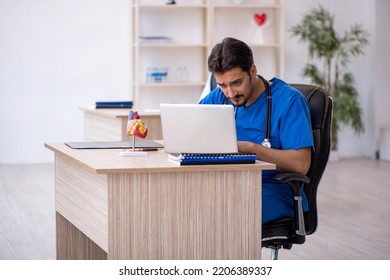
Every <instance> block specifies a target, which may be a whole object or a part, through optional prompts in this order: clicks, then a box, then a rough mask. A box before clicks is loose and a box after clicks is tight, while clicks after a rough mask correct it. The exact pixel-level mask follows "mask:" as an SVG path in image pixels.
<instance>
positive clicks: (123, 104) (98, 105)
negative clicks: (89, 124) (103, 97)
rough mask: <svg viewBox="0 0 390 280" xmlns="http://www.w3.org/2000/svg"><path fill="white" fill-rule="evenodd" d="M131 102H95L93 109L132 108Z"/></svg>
mask: <svg viewBox="0 0 390 280" xmlns="http://www.w3.org/2000/svg"><path fill="white" fill-rule="evenodd" d="M132 107H133V101H96V102H95V108H96V109H100V108H132Z"/></svg>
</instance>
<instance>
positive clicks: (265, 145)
mask: <svg viewBox="0 0 390 280" xmlns="http://www.w3.org/2000/svg"><path fill="white" fill-rule="evenodd" d="M261 145H263V146H264V147H266V148H271V142H270V141H269V139H264V141H263V142H261Z"/></svg>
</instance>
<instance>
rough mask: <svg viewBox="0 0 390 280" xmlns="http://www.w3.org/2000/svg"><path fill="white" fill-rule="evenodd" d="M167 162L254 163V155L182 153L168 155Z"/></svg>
mask: <svg viewBox="0 0 390 280" xmlns="http://www.w3.org/2000/svg"><path fill="white" fill-rule="evenodd" d="M169 160H170V161H173V162H177V163H179V164H180V165H198V164H239V163H255V162H256V154H251V153H223V154H194V153H184V154H180V155H178V156H173V155H169Z"/></svg>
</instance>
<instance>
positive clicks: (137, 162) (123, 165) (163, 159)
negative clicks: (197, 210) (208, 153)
mask: <svg viewBox="0 0 390 280" xmlns="http://www.w3.org/2000/svg"><path fill="white" fill-rule="evenodd" d="M45 147H46V148H48V149H50V150H52V151H53V152H54V153H56V154H57V155H61V156H63V157H66V158H68V159H70V160H73V161H75V162H77V163H79V164H80V165H82V166H84V167H85V168H87V169H89V170H90V171H92V172H93V173H97V174H108V173H145V172H195V171H234V170H266V169H275V165H274V164H272V163H268V162H263V161H256V163H255V164H253V163H252V164H217V165H185V166H180V165H179V164H178V163H175V162H172V161H170V160H168V155H167V153H165V151H164V150H159V151H153V152H148V156H146V157H122V156H120V155H119V152H120V151H121V150H120V149H72V148H70V147H68V146H67V145H65V144H64V143H45Z"/></svg>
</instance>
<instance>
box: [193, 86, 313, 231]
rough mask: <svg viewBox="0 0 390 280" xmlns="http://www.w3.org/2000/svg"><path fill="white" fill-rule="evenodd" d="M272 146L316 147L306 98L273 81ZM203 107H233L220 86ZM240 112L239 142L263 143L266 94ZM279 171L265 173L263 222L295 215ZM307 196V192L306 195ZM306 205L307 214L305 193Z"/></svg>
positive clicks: (290, 197)
mask: <svg viewBox="0 0 390 280" xmlns="http://www.w3.org/2000/svg"><path fill="white" fill-rule="evenodd" d="M271 82H272V84H271V86H270V88H271V96H272V110H271V139H270V140H271V145H272V148H274V149H281V150H288V149H293V150H298V149H301V148H306V147H312V149H314V146H313V135H312V129H311V121H310V112H309V106H308V103H307V100H306V98H305V97H304V96H303V95H302V94H301V93H300V92H299V91H298V90H296V89H294V88H292V87H290V86H289V85H288V84H287V83H285V82H284V81H282V80H280V79H278V78H273V79H272V80H271ZM199 103H200V104H231V102H230V101H227V99H226V97H225V96H224V94H223V92H222V91H221V89H220V88H219V87H217V88H215V89H214V90H213V91H212V92H210V94H208V95H207V96H206V97H205V98H203V99H202V100H201V101H200V102H199ZM235 110H236V129H237V140H238V141H250V142H253V143H257V144H261V142H263V140H264V138H265V126H266V112H267V101H266V93H265V92H263V93H262V94H261V95H260V96H259V98H258V99H257V100H256V101H255V102H254V103H252V104H251V105H250V106H248V107H246V106H241V107H237V108H235ZM278 173H279V171H277V170H265V171H263V172H262V175H263V188H262V202H263V221H262V222H263V223H267V222H269V221H272V220H274V219H279V218H282V217H286V216H289V217H293V216H294V202H293V196H292V192H291V190H290V188H289V187H288V186H287V184H276V183H274V181H273V177H274V176H275V175H276V174H278ZM302 193H303V192H302ZM303 204H304V205H303V206H304V210H305V211H307V209H308V205H307V199H306V196H305V195H304V193H303Z"/></svg>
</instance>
